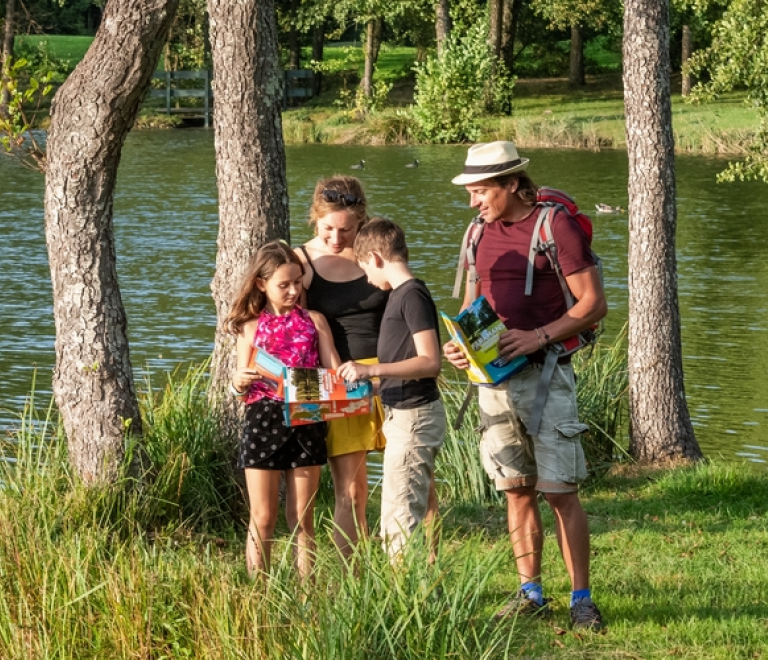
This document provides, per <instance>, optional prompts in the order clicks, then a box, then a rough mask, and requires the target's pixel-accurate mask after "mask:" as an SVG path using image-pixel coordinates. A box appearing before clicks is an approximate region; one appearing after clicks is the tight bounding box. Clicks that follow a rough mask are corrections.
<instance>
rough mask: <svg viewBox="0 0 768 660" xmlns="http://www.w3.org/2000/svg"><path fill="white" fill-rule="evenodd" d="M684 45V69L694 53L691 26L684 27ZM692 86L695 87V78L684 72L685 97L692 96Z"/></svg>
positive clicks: (682, 91) (682, 59)
mask: <svg viewBox="0 0 768 660" xmlns="http://www.w3.org/2000/svg"><path fill="white" fill-rule="evenodd" d="M682 45H683V48H682V58H681V61H682V63H683V67H685V63H686V62H687V61H688V60H689V59H690V58H691V54H692V53H693V50H692V41H691V27H690V26H689V25H683V44H682ZM692 86H693V76H692V75H691V74H690V73H685V71H683V82H682V88H681V90H680V92H681V94H682V95H683V96H688V95H690V93H691V87H692Z"/></svg>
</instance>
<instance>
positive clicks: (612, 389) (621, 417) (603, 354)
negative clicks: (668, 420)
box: [573, 324, 629, 472]
mask: <svg viewBox="0 0 768 660" xmlns="http://www.w3.org/2000/svg"><path fill="white" fill-rule="evenodd" d="M627 331H628V326H627V324H624V327H623V328H622V330H621V332H620V333H619V335H618V336H617V337H616V339H615V340H614V342H613V343H612V344H610V345H609V344H605V343H604V342H602V341H598V343H597V344H595V346H594V347H592V348H591V349H590V348H586V349H584V350H582V351H579V352H578V353H577V354H576V355H574V356H573V367H574V370H575V372H576V375H577V381H576V382H577V389H578V393H577V399H578V404H579V418H580V419H581V421H583V422H584V423H585V424H586V425H587V426H589V430H588V431H586V432H585V433H582V436H581V442H582V445H583V447H584V454H585V455H586V457H587V463H588V464H589V466H590V470H591V471H592V472H602V471H605V470H606V469H608V468H609V467H610V466H611V465H613V463H614V462H615V461H616V459H617V458H622V459H624V458H626V457H627V453H626V450H625V448H624V447H625V445H626V442H625V437H626V434H627V431H628V429H627V428H626V426H625V424H626V422H627V420H628V416H627V405H628V398H627V392H628V389H629V380H628V375H629V370H628V367H627Z"/></svg>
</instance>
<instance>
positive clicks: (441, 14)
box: [435, 0, 451, 56]
mask: <svg viewBox="0 0 768 660" xmlns="http://www.w3.org/2000/svg"><path fill="white" fill-rule="evenodd" d="M450 32H451V13H450V4H449V0H438V1H437V2H436V3H435V43H436V45H437V54H438V56H440V55H441V54H442V52H443V46H444V45H445V40H446V39H447V38H448V35H449V34H450Z"/></svg>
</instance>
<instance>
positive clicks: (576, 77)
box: [568, 25, 586, 87]
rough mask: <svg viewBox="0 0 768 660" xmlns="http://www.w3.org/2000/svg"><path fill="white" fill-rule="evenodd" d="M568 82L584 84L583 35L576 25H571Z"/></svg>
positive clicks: (574, 84)
mask: <svg viewBox="0 0 768 660" xmlns="http://www.w3.org/2000/svg"><path fill="white" fill-rule="evenodd" d="M568 82H569V83H570V84H571V85H573V86H575V87H583V86H584V85H585V84H586V78H585V77H584V35H583V33H582V30H581V27H580V26H578V25H571V58H570V69H569V72H568Z"/></svg>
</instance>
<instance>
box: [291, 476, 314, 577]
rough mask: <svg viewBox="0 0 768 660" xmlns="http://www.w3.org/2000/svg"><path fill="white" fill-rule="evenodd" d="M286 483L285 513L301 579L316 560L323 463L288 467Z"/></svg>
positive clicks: (310, 569) (307, 575)
mask: <svg viewBox="0 0 768 660" xmlns="http://www.w3.org/2000/svg"><path fill="white" fill-rule="evenodd" d="M285 482H286V486H287V493H286V501H285V517H286V518H287V519H288V526H289V527H290V529H291V533H292V534H293V536H294V543H295V546H294V553H295V557H296V570H297V572H298V573H299V577H300V578H301V580H302V581H304V580H306V579H307V577H309V575H310V573H311V572H312V567H313V566H314V563H315V521H314V511H315V495H316V494H317V487H318V485H319V483H320V466H312V467H302V468H295V469H293V470H286V471H285Z"/></svg>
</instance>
